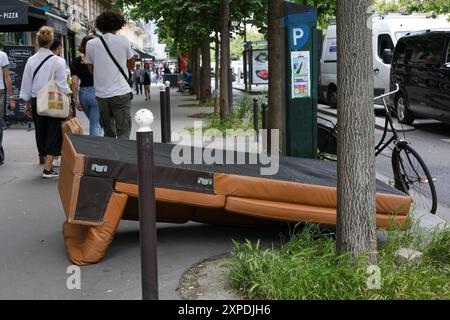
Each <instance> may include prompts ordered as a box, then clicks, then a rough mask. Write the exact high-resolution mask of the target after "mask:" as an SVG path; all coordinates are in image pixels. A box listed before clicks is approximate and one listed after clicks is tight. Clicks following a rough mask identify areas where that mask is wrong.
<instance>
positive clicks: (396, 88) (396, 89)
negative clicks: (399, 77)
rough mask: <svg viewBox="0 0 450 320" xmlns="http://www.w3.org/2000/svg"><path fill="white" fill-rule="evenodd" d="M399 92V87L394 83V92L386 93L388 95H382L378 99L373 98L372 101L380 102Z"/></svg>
mask: <svg viewBox="0 0 450 320" xmlns="http://www.w3.org/2000/svg"><path fill="white" fill-rule="evenodd" d="M399 91H400V86H399V85H398V83H396V84H395V90H394V91H392V92H388V93H386V94H383V95H381V96H379V97H375V98H374V101H377V100H380V99H384V98H386V97H389V96H390V95H393V94H395V93H397V92H399Z"/></svg>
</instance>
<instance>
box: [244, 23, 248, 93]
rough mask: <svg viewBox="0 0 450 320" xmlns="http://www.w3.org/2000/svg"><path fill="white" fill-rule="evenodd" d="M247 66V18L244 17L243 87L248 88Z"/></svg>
mask: <svg viewBox="0 0 450 320" xmlns="http://www.w3.org/2000/svg"><path fill="white" fill-rule="evenodd" d="M247 73H248V66H247V20H246V19H244V89H245V92H247V90H248V78H247V76H248V75H247Z"/></svg>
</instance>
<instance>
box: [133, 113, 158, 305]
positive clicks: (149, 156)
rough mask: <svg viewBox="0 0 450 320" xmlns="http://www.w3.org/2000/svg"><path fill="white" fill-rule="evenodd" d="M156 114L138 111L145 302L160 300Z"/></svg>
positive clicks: (142, 275)
mask: <svg viewBox="0 0 450 320" xmlns="http://www.w3.org/2000/svg"><path fill="white" fill-rule="evenodd" d="M153 119H154V117H153V114H152V112H151V111H150V110H147V109H141V110H139V111H138V112H136V114H135V116H134V120H135V122H136V124H137V125H138V127H139V129H138V130H137V132H136V139H137V156H138V181H139V234H140V243H141V281H142V300H158V263H157V252H156V250H157V249H156V206H155V187H154V175H153V172H154V165H153V131H152V129H151V128H150V125H151V124H152V123H153Z"/></svg>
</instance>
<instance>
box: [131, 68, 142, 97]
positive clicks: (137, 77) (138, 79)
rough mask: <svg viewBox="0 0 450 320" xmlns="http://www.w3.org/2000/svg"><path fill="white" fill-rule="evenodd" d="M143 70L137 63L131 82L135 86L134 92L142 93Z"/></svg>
mask: <svg viewBox="0 0 450 320" xmlns="http://www.w3.org/2000/svg"><path fill="white" fill-rule="evenodd" d="M143 72H144V70H142V69H141V65H140V64H139V63H138V64H137V65H136V69H134V73H133V82H134V86H135V88H136V94H142V74H143Z"/></svg>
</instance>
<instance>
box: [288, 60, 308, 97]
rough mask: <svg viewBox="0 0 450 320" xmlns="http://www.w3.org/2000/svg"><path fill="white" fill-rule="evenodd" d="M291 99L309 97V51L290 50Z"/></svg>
mask: <svg viewBox="0 0 450 320" xmlns="http://www.w3.org/2000/svg"><path fill="white" fill-rule="evenodd" d="M291 74H292V99H296V98H309V97H311V73H310V53H309V51H294V52H291Z"/></svg>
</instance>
